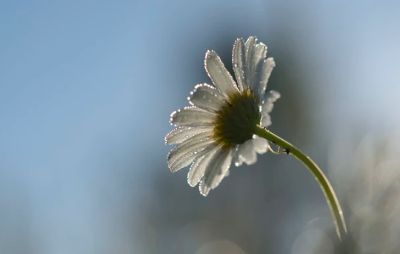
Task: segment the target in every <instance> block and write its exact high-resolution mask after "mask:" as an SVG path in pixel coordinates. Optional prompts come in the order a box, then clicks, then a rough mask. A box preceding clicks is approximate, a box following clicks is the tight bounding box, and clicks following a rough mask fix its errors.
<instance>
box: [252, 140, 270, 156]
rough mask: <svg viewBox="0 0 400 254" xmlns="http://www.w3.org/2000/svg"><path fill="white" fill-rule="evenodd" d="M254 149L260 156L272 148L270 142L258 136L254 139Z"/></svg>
mask: <svg viewBox="0 0 400 254" xmlns="http://www.w3.org/2000/svg"><path fill="white" fill-rule="evenodd" d="M253 147H254V151H256V152H257V153H259V154H263V153H266V152H267V151H268V150H269V148H270V146H269V143H268V141H267V140H265V139H263V138H260V137H258V136H255V137H253Z"/></svg>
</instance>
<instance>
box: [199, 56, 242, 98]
mask: <svg viewBox="0 0 400 254" xmlns="http://www.w3.org/2000/svg"><path fill="white" fill-rule="evenodd" d="M204 66H205V69H206V71H207V74H208V76H209V77H210V79H211V80H212V82H213V84H214V85H215V87H216V88H217V89H218V90H219V91H220V92H221V93H222V94H224V95H229V94H231V93H234V92H237V91H238V88H237V86H236V84H235V81H234V80H233V78H232V76H231V74H230V73H229V72H228V70H227V69H226V68H225V66H224V64H223V63H222V61H221V59H220V58H219V56H218V55H217V53H215V51H212V50H208V51H207V53H206V57H205V59H204Z"/></svg>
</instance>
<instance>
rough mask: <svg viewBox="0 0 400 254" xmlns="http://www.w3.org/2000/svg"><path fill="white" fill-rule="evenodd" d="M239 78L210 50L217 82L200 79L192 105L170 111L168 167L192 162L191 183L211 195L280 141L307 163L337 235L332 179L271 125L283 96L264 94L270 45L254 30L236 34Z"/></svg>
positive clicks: (342, 229)
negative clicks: (237, 169)
mask: <svg viewBox="0 0 400 254" xmlns="http://www.w3.org/2000/svg"><path fill="white" fill-rule="evenodd" d="M232 64H233V71H234V73H235V79H236V81H235V80H234V79H233V77H232V76H231V74H230V73H229V71H228V70H227V69H226V68H225V66H224V64H223V63H222V61H221V59H220V58H219V56H218V55H217V53H215V52H214V51H212V50H211V51H210V50H209V51H207V53H206V57H205V60H204V66H205V69H206V72H207V74H208V76H209V77H210V79H211V81H212V84H213V85H208V84H199V85H196V86H195V89H194V90H193V91H192V92H191V93H190V96H189V97H188V100H189V104H190V106H187V107H184V108H183V109H180V110H177V111H175V112H173V113H172V114H171V119H170V122H171V124H172V125H174V126H175V129H173V130H172V131H171V132H170V133H168V134H167V136H166V137H165V142H166V143H167V144H171V145H175V147H174V148H173V149H172V150H171V152H170V153H169V154H168V167H169V168H170V170H171V171H172V172H176V171H178V170H180V169H182V168H185V167H187V166H189V165H190V169H189V173H188V177H187V179H188V183H189V185H190V186H192V187H194V186H196V185H197V184H198V185H199V190H200V193H201V194H202V195H203V196H207V195H208V193H209V192H210V190H212V189H215V188H216V187H217V186H218V185H219V184H220V183H221V181H222V179H224V177H225V176H227V175H228V173H229V168H230V166H231V164H232V162H234V163H235V165H236V166H240V165H242V164H243V162H244V163H246V164H249V165H250V164H253V163H255V162H256V160H257V153H258V154H262V153H265V152H267V151H268V150H271V151H272V149H271V147H270V144H269V142H272V143H274V144H276V145H277V146H278V147H279V148H280V149H283V151H285V152H286V153H287V154H290V155H292V156H293V157H294V158H296V159H297V160H299V161H300V162H302V163H303V164H304V166H306V168H307V169H308V170H309V171H310V173H311V174H312V175H313V177H314V179H315V180H316V181H317V183H318V184H319V186H320V187H321V189H322V191H323V193H324V195H325V199H326V201H327V203H328V205H329V208H330V211H331V214H332V218H333V222H334V224H335V226H336V231H337V234H338V237H339V239H342V237H344V236H345V235H346V234H347V227H346V222H345V220H344V216H343V212H342V208H341V206H340V203H339V201H338V199H337V197H336V194H335V191H334V190H333V187H332V185H331V184H330V183H329V181H328V178H327V177H326V176H325V174H324V173H323V171H322V170H321V169H320V168H319V167H318V165H317V164H316V163H315V162H314V161H313V160H312V159H311V158H310V157H309V156H307V155H305V154H304V153H303V152H302V151H300V150H299V149H298V148H297V147H295V146H293V145H292V144H290V143H289V142H287V141H286V140H284V139H283V138H281V137H279V136H277V135H276V134H274V133H272V132H271V131H269V130H268V129H267V127H268V126H270V125H271V117H270V115H269V114H270V113H271V111H272V108H273V104H274V102H275V101H276V100H277V99H278V98H279V97H280V95H279V93H278V92H275V91H271V92H269V93H268V95H265V90H266V87H267V82H268V79H269V77H270V75H271V72H272V69H273V68H274V67H275V62H274V60H273V58H271V57H268V58H267V46H265V44H263V43H261V42H258V41H257V39H256V38H255V37H253V36H251V37H249V38H248V39H247V40H246V42H244V41H243V39H236V41H235V43H234V45H233V50H232Z"/></svg>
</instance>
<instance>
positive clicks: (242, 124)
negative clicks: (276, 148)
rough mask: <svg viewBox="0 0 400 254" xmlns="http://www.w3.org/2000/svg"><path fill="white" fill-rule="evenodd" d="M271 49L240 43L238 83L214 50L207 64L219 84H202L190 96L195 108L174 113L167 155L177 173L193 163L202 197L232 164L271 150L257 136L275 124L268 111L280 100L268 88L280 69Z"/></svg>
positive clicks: (193, 181)
mask: <svg viewBox="0 0 400 254" xmlns="http://www.w3.org/2000/svg"><path fill="white" fill-rule="evenodd" d="M266 55H267V46H266V45H265V44H263V43H261V42H257V39H256V38H255V37H249V38H248V39H247V41H246V42H244V41H243V39H236V41H235V43H234V45H233V52H232V63H233V70H234V73H235V77H236V82H235V81H234V79H233V78H232V76H231V74H230V73H229V72H228V70H227V69H226V68H225V66H224V64H223V63H222V61H221V59H220V58H219V56H218V55H217V53H215V52H214V51H212V50H211V51H207V53H206V56H205V60H204V65H205V69H206V71H207V74H208V76H209V77H210V79H211V81H212V83H213V85H214V86H211V85H208V84H199V85H196V86H195V89H194V90H193V91H192V92H191V93H190V96H189V97H188V100H189V104H190V106H188V107H184V108H183V109H180V110H177V111H175V112H173V113H172V114H171V119H170V122H171V124H173V125H174V126H175V127H176V128H175V129H173V130H172V131H171V132H170V133H168V134H167V135H166V137H165V142H166V143H167V144H171V145H176V146H175V147H174V148H173V149H172V150H171V152H170V153H169V154H168V167H169V168H170V170H171V171H172V172H176V171H178V170H179V169H182V168H184V167H187V166H189V165H191V167H190V170H189V173H188V177H187V179H188V183H189V185H190V186H192V187H194V186H196V185H197V184H198V183H200V184H199V189H200V193H201V194H202V195H204V196H207V194H208V193H209V191H210V190H212V189H214V188H215V187H217V186H218V185H219V183H220V182H221V181H222V179H223V178H224V177H225V176H227V175H228V172H229V167H230V165H231V163H232V161H234V162H235V165H236V166H240V165H241V164H242V163H243V162H245V163H247V164H249V165H250V164H253V163H255V162H256V160H257V155H256V153H259V154H262V153H265V152H267V151H268V149H270V146H269V143H268V142H267V141H266V140H265V139H262V138H260V137H257V136H255V135H254V129H255V127H256V126H257V125H261V126H263V127H268V126H269V125H270V124H271V119H270V115H269V113H270V112H271V110H272V107H273V103H274V102H275V101H276V100H277V99H278V98H279V97H280V95H279V93H278V92H275V91H271V92H270V93H269V95H268V96H267V97H266V98H265V89H266V86H267V82H268V79H269V76H270V75H271V71H272V69H273V68H274V66H275V62H274V60H273V58H271V57H269V58H267V57H266Z"/></svg>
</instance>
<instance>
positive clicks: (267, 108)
mask: <svg viewBox="0 0 400 254" xmlns="http://www.w3.org/2000/svg"><path fill="white" fill-rule="evenodd" d="M280 97H281V95H280V93H278V92H276V91H271V92H270V93H269V95H268V96H267V98H266V99H265V101H264V102H263V104H262V106H261V125H262V126H264V127H268V126H270V125H271V116H270V115H269V113H271V111H272V108H273V107H274V103H275V101H277V100H278V99H279V98H280Z"/></svg>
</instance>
